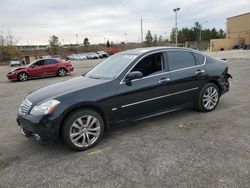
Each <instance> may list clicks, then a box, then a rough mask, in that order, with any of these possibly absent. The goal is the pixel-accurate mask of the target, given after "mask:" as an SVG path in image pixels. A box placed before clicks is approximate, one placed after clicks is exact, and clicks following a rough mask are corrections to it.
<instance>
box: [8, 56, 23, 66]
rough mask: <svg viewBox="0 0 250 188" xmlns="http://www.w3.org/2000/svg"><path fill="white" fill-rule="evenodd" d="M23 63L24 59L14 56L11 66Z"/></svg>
mask: <svg viewBox="0 0 250 188" xmlns="http://www.w3.org/2000/svg"><path fill="white" fill-rule="evenodd" d="M21 65H22V61H21V60H20V59H18V58H12V59H11V60H10V66H11V67H15V66H21Z"/></svg>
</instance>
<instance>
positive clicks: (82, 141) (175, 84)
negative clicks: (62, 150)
mask: <svg viewBox="0 0 250 188" xmlns="http://www.w3.org/2000/svg"><path fill="white" fill-rule="evenodd" d="M230 77H231V75H230V74H228V66H227V64H226V62H225V61H222V60H219V59H215V58H213V57H211V56H209V55H207V54H204V53H201V52H199V51H195V50H191V49H186V48H174V47H155V48H142V49H134V50H128V51H124V52H120V53H117V54H115V55H113V56H110V57H109V58H108V59H106V60H105V61H103V62H102V63H100V64H98V65H97V66H96V67H94V68H93V69H92V70H90V71H89V72H87V73H86V74H84V75H82V76H80V77H76V78H73V79H70V80H67V81H63V82H59V83H56V84H53V85H49V86H47V87H44V88H41V89H38V90H36V91H34V92H33V93H31V94H29V95H27V96H26V97H25V99H24V100H23V102H22V103H21V106H20V109H19V112H18V115H17V122H18V125H19V126H20V129H21V133H22V134H23V135H25V136H26V137H28V138H30V139H32V140H35V141H38V142H47V141H57V140H63V141H64V143H65V144H66V145H67V146H69V147H70V148H72V149H75V150H86V149H89V148H91V147H93V146H95V145H96V144H97V143H98V142H99V141H100V140H101V138H102V136H103V134H104V133H105V132H106V131H108V130H109V128H110V127H111V126H113V125H117V124H120V123H124V122H131V121H135V120H140V119H144V118H149V117H152V116H156V115H160V114H164V113H167V112H173V111H175V110H179V109H182V108H184V107H195V108H196V109H198V110H200V111H202V112H210V111H212V110H214V109H215V108H216V106H217V105H218V103H219V99H220V97H221V96H222V95H223V94H224V93H226V92H227V91H229V86H230V85H229V81H228V79H229V78H230Z"/></svg>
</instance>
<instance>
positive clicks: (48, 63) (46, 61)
mask: <svg viewBox="0 0 250 188" xmlns="http://www.w3.org/2000/svg"><path fill="white" fill-rule="evenodd" d="M56 63H57V61H56V60H54V59H46V60H45V63H44V64H45V65H53V64H56Z"/></svg>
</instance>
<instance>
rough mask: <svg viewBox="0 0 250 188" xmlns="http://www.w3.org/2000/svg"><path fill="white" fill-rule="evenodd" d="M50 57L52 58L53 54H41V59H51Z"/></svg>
mask: <svg viewBox="0 0 250 188" xmlns="http://www.w3.org/2000/svg"><path fill="white" fill-rule="evenodd" d="M50 58H52V56H51V55H44V56H40V59H50Z"/></svg>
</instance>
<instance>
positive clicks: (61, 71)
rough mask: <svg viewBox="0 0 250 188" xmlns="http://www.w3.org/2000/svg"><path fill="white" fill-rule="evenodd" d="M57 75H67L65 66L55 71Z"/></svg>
mask: <svg viewBox="0 0 250 188" xmlns="http://www.w3.org/2000/svg"><path fill="white" fill-rule="evenodd" d="M57 75H58V76H60V77H63V76H66V75H67V70H66V69H65V68H60V69H58V71H57Z"/></svg>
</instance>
